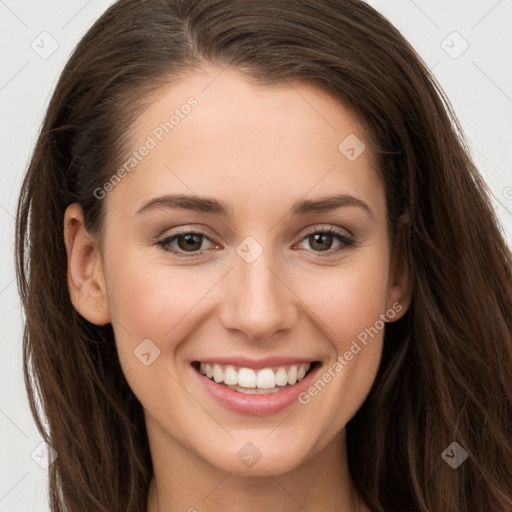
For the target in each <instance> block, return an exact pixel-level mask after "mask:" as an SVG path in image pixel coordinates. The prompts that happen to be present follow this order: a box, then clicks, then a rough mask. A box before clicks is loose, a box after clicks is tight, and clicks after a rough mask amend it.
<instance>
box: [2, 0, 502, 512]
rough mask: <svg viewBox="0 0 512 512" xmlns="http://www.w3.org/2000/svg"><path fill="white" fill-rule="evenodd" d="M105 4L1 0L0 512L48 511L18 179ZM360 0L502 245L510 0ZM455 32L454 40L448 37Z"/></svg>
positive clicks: (71, 0)
mask: <svg viewBox="0 0 512 512" xmlns="http://www.w3.org/2000/svg"><path fill="white" fill-rule="evenodd" d="M112 3H113V2H112V1H106V0H89V1H86V0H67V1H66V2H63V1H61V2H58V1H56V0H51V1H50V0H21V1H20V0H0V41H1V57H2V61H1V62H2V66H1V67H0V108H1V113H2V115H1V118H0V144H1V147H0V154H1V159H0V176H1V181H0V183H1V185H0V234H1V238H0V241H1V242H0V243H1V249H2V250H1V251H0V333H1V343H0V364H1V366H0V393H1V394H0V461H1V462H0V464H1V465H0V512H31V511H37V512H46V511H48V510H49V508H48V505H47V498H46V495H47V478H46V470H45V469H42V468H41V467H39V466H38V465H37V464H36V462H34V460H33V459H32V458H31V454H32V453H34V450H35V453H36V454H38V453H39V454H40V450H39V451H38V446H39V445H40V442H41V439H40V436H39V434H38V433H37V430H36V428H35V425H34V422H33V420H32V417H31V414H30V411H29V408H28V402H27V398H26V394H25V388H24V383H23V376H22V370H21V368H22V357H21V332H22V313H21V310H20V305H19V299H18V296H17V290H16V283H15V280H14V266H13V251H14V249H13V247H14V215H15V208H16V202H17V197H18V193H19V188H20V183H21V179H22V176H23V173H24V171H25V169H26V166H27V164H28V161H29V158H30V154H31V151H32V149H33V147H34V143H35V140H36V135H37V133H38V131H39V129H40V126H41V122H42V119H43V115H44V111H45V108H46V106H47V103H48V101H49V97H50V94H51V92H52V90H53V88H54V86H55V84H56V80H57V77H58V75H59V74H60V72H61V70H62V67H63V66H64V63H65V62H66V60H67V59H68V57H69V55H70V52H71V50H72V49H73V48H74V46H75V45H76V44H77V42H78V41H79V39H80V38H81V37H82V35H83V34H84V33H85V32H86V31H87V29H88V28H89V27H90V26H91V25H92V24H93V22H94V21H95V20H96V19H97V18H98V17H99V16H100V15H101V14H102V13H103V11H104V10H105V9H106V8H107V7H108V6H109V5H111V4H112ZM369 3H371V5H373V6H374V7H375V8H376V9H378V10H379V11H381V12H382V13H383V14H384V15H385V16H386V17H388V18H389V19H390V20H391V21H392V22H393V23H394V24H395V25H396V26H397V27H398V28H399V29H400V31H401V32H402V33H403V34H404V36H405V37H406V38H407V39H408V40H409V41H410V42H411V43H412V45H413V46H414V47H415V48H416V50H417V51H418V53H419V54H420V55H421V56H422V58H423V59H424V60H425V62H426V63H427V65H428V66H429V67H430V68H431V69H433V72H434V74H435V75H436V77H437V79H438V81H439V82H440V84H441V86H442V87H443V88H444V90H445V91H446V93H447V94H448V97H449V98H450V100H451V102H452V104H453V106H454V108H455V111H456V113H457V115H458V116H459V119H460V121H461V123H462V126H463V128H464V131H465V133H466V136H467V138H468V141H469V143H470V145H471V148H472V153H473V158H474V160H475V161H476V163H477V165H478V167H479V168H480V170H481V172H482V174H483V175H484V177H485V179H486V180H487V182H488V184H489V185H490V187H491V189H492V192H493V194H494V196H495V205H496V209H497V211H498V214H499V217H500V219H501V222H502V224H503V228H504V230H506V234H507V238H508V240H509V242H510V241H511V240H512V218H511V213H510V212H511V211H512V167H511V164H512V162H511V153H512V137H511V136H512V73H511V67H512V31H511V30H510V27H512V1H511V0H471V1H468V0H429V1H427V0H414V1H413V0H393V1H386V0H371V1H369ZM454 31H456V32H458V33H459V34H460V36H461V37H460V36H458V35H453V34H452V33H453V32H454ZM42 32H48V33H49V34H50V35H51V37H50V36H47V35H41V33H42ZM42 38H45V39H44V40H43V39H42ZM52 38H53V39H55V41H56V42H57V43H58V47H57V49H56V50H55V51H54V52H53V53H52V54H51V55H50V56H48V57H47V58H42V57H41V56H40V55H38V53H37V52H36V51H35V50H34V49H33V48H32V46H34V47H36V48H37V47H38V46H39V48H41V49H40V50H39V51H40V52H42V51H43V48H46V50H47V51H48V50H51V44H52ZM443 41H444V43H443ZM464 41H466V42H467V44H468V45H469V46H468V48H467V50H466V51H465V52H464V53H462V54H461V55H460V56H458V57H457V58H453V57H454V56H456V55H457V54H458V53H459V52H460V51H461V50H462V49H463V48H464V46H465V45H466V43H465V42H464ZM447 52H448V53H447ZM449 53H451V55H449ZM43 56H44V57H46V55H43ZM36 458H37V457H36Z"/></svg>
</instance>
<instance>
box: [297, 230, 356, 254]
mask: <svg viewBox="0 0 512 512" xmlns="http://www.w3.org/2000/svg"><path fill="white" fill-rule="evenodd" d="M304 242H307V244H308V245H309V249H311V250H312V251H313V252H317V253H322V252H325V253H328V254H326V256H327V255H330V254H333V253H336V252H339V251H342V250H344V249H350V248H352V247H354V246H355V244H356V242H355V240H354V239H353V238H352V237H351V236H350V235H348V234H346V233H345V232H343V231H338V230H337V229H334V228H326V229H316V230H314V231H311V232H310V233H307V234H306V236H304V237H303V238H302V240H301V242H300V243H304ZM333 245H335V247H334V248H333Z"/></svg>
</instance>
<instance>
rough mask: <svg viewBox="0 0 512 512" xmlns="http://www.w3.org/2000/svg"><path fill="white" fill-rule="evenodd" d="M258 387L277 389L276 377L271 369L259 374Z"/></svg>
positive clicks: (261, 371)
mask: <svg viewBox="0 0 512 512" xmlns="http://www.w3.org/2000/svg"><path fill="white" fill-rule="evenodd" d="M240 385H241V384H240ZM256 387H257V388H260V389H261V388H265V389H267V388H275V387H276V376H275V375H274V372H273V371H272V370H271V369H270V368H265V369H264V370H260V371H259V372H258V376H257V377H256Z"/></svg>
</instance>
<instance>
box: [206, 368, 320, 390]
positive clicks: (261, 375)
mask: <svg viewBox="0 0 512 512" xmlns="http://www.w3.org/2000/svg"><path fill="white" fill-rule="evenodd" d="M310 367H311V365H310V364H309V363H304V364H300V365H299V364H292V365H290V367H289V369H288V371H286V368H285V367H284V366H281V367H280V368H279V369H278V370H277V371H275V372H274V370H272V368H262V369H261V370H253V369H252V368H240V369H239V370H238V371H237V370H236V368H235V367H234V366H233V365H227V366H225V367H224V366H223V365H220V364H213V365H211V364H208V363H200V364H199V371H200V373H202V374H203V375H206V376H207V377H208V378H209V379H212V380H213V381H215V382H216V383H217V384H220V383H224V384H225V385H226V386H230V387H233V388H234V389H236V390H237V391H240V392H242V393H247V394H263V393H270V392H276V391H280V389H279V388H283V387H285V386H287V385H290V386H293V385H294V384H297V382H299V381H301V380H302V379H303V378H304V376H305V375H306V373H307V372H308V370H309V369H310Z"/></svg>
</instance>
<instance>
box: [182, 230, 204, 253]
mask: <svg viewBox="0 0 512 512" xmlns="http://www.w3.org/2000/svg"><path fill="white" fill-rule="evenodd" d="M177 240H178V246H179V248H180V249H183V250H185V251H190V250H197V249H199V248H200V247H201V243H202V237H201V235H196V234H194V233H188V234H186V235H181V236H179V237H178V239H177ZM182 240H185V244H182V243H181V241H182Z"/></svg>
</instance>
